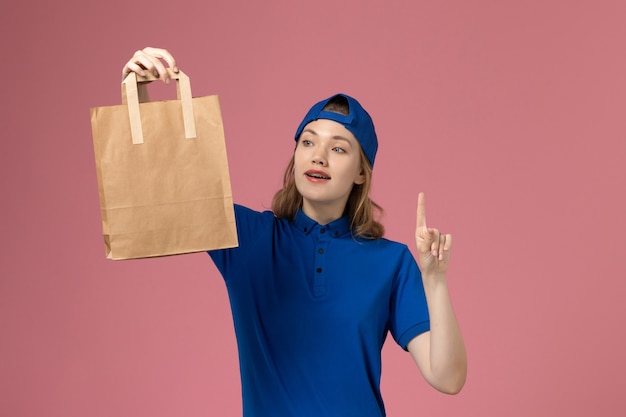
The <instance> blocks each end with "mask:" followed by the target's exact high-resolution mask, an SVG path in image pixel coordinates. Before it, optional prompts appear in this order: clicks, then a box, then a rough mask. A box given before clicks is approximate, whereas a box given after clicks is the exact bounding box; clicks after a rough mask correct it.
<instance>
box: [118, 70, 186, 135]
mask: <svg viewBox="0 0 626 417" xmlns="http://www.w3.org/2000/svg"><path fill="white" fill-rule="evenodd" d="M167 71H168V72H169V76H170V78H171V79H173V80H176V97H177V98H178V99H179V100H180V101H181V107H182V110H183V124H184V126H185V137H186V138H187V139H193V138H195V137H196V123H195V120H194V116H193V103H192V100H191V82H190V81H189V77H188V76H187V75H186V74H184V73H183V72H182V71H178V72H174V71H172V70H171V69H169V68H168V70H167ZM155 80H158V78H157V77H155V76H154V75H152V74H151V73H149V72H147V71H146V75H145V76H140V75H137V74H136V73H134V72H131V73H129V74H128V75H127V76H126V78H124V80H123V81H122V103H123V104H126V105H127V106H128V116H129V119H130V131H131V136H132V139H133V144H135V145H139V144H142V143H143V129H142V127H141V116H140V114H139V102H140V98H141V99H142V100H141V101H142V102H143V101H145V98H146V97H145V92H144V91H139V88H138V87H137V84H138V83H146V82H151V81H155ZM144 88H145V87H144ZM142 90H143V89H142Z"/></svg>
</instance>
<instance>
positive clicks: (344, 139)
mask: <svg viewBox="0 0 626 417" xmlns="http://www.w3.org/2000/svg"><path fill="white" fill-rule="evenodd" d="M304 132H308V133H311V134H312V135H315V136H319V135H318V133H317V132H316V131H315V130H313V129H310V128H307V129H304V130H303V131H302V133H304ZM331 139H333V140H343V141H345V142H347V143H348V144H349V145H350V146H352V142H350V139H348V138H346V137H345V136H341V135H335V136H332V137H331Z"/></svg>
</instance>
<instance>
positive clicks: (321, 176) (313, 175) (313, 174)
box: [305, 172, 330, 180]
mask: <svg viewBox="0 0 626 417" xmlns="http://www.w3.org/2000/svg"><path fill="white" fill-rule="evenodd" d="M305 175H306V176H307V177H310V178H317V179H320V180H329V179H330V177H327V176H326V175H324V174H320V173H318V172H307V173H305Z"/></svg>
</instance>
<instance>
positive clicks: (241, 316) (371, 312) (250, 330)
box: [209, 205, 430, 417]
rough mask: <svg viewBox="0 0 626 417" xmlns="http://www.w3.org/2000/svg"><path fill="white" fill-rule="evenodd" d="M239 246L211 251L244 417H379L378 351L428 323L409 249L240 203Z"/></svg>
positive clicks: (340, 225) (342, 224)
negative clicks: (223, 292)
mask: <svg viewBox="0 0 626 417" xmlns="http://www.w3.org/2000/svg"><path fill="white" fill-rule="evenodd" d="M235 217H236V221H237V230H238V235H239V247H238V248H233V249H224V250H218V251H211V252H210V253H209V254H210V256H211V258H212V259H213V261H214V262H215V264H216V266H217V268H218V269H219V271H220V272H221V274H222V276H223V277H224V280H225V282H226V286H227V288H228V294H229V298H230V302H231V308H232V313H233V319H234V325H235V332H236V335H237V343H238V347H239V360H240V371H241V381H242V396H243V410H244V413H243V414H244V416H245V417H257V416H259V417H260V416H262V417H267V416H272V417H283V416H285V417H287V416H289V417H291V416H298V417H307V416H312V417H313V416H315V417H320V416H342V417H349V416H354V417H357V416H358V417H370V416H372V417H374V416H376V417H380V416H384V415H385V411H384V405H383V401H382V398H381V394H380V376H381V349H382V346H383V343H384V341H385V338H386V336H387V332H388V331H390V332H391V334H392V336H393V338H394V339H395V340H396V342H397V343H398V344H399V345H400V346H401V347H403V348H406V345H407V343H408V342H409V341H410V340H411V339H412V338H414V337H415V336H417V335H419V334H420V333H422V332H425V331H428V330H429V328H430V322H429V317H428V308H427V305H426V299H425V296H424V289H423V285H422V280H421V275H420V272H419V269H418V267H417V264H416V262H415V260H414V258H413V256H412V255H411V253H410V252H409V250H408V248H407V247H406V246H405V245H402V244H400V243H396V242H392V241H389V240H387V239H378V240H363V239H356V238H353V237H352V235H351V233H350V227H349V222H348V220H347V219H346V218H341V219H339V220H337V221H335V222H332V223H330V224H328V225H325V226H321V225H319V224H317V223H316V222H315V221H313V220H311V219H310V218H308V217H307V216H306V215H305V214H304V213H303V212H302V211H300V212H299V213H298V214H297V216H296V218H295V219H294V221H293V222H291V221H289V220H286V219H277V218H275V217H274V215H273V213H271V212H269V211H267V212H263V213H259V212H255V211H252V210H250V209H248V208H245V207H242V206H238V205H236V206H235Z"/></svg>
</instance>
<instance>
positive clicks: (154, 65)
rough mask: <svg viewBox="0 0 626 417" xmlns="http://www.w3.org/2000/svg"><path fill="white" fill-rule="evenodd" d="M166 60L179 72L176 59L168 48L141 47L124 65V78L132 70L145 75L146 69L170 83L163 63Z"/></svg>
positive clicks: (169, 65) (170, 66)
mask: <svg viewBox="0 0 626 417" xmlns="http://www.w3.org/2000/svg"><path fill="white" fill-rule="evenodd" d="M164 61H165V63H166V64H167V65H168V67H169V68H171V69H172V70H173V71H174V72H178V67H177V66H176V60H175V59H174V57H173V56H172V54H170V53H169V51H168V50H167V49H162V48H151V47H147V48H144V49H141V50H139V51H137V52H135V54H134V55H133V57H132V58H131V59H130V60H129V61H128V62H127V63H126V65H124V68H123V69H122V78H125V77H126V76H127V75H128V74H130V73H131V72H135V73H137V74H138V75H140V76H142V77H143V76H145V75H146V71H149V72H150V73H152V74H153V75H154V76H155V77H158V78H160V79H161V80H163V82H165V83H169V81H170V76H169V74H168V72H167V70H166V67H165V65H164V64H163V62H164Z"/></svg>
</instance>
